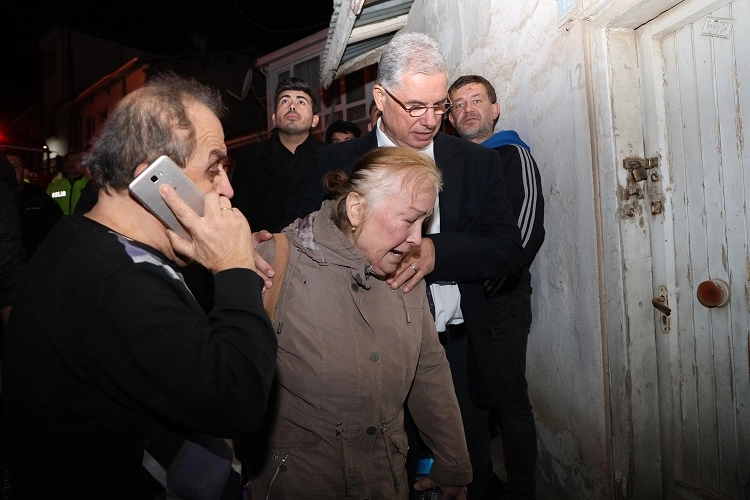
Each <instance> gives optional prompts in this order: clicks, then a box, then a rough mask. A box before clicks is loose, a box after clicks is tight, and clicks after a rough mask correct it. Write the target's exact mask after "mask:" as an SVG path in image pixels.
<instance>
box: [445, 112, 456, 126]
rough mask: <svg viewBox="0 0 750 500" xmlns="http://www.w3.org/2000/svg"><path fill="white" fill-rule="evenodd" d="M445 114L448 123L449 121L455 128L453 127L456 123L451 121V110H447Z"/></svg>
mask: <svg viewBox="0 0 750 500" xmlns="http://www.w3.org/2000/svg"><path fill="white" fill-rule="evenodd" d="M446 114H447V115H448V121H450V122H451V125H453V127H454V128H455V127H456V122H455V121H453V113H452V112H451V110H450V109H449V110H448V112H447V113H446Z"/></svg>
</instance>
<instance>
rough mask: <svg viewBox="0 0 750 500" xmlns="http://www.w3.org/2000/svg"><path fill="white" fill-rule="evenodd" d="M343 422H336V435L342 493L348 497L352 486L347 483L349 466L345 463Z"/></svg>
mask: <svg viewBox="0 0 750 500" xmlns="http://www.w3.org/2000/svg"><path fill="white" fill-rule="evenodd" d="M343 434H344V423H343V422H339V423H338V424H336V437H337V438H339V448H340V449H341V464H342V465H343V467H342V470H341V472H342V474H343V475H344V493H345V496H346V498H349V497H350V496H351V494H352V487H351V485H350V484H349V466H348V465H347V463H346V449H345V448H346V447H345V446H344V436H343Z"/></svg>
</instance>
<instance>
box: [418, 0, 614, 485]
mask: <svg viewBox="0 0 750 500" xmlns="http://www.w3.org/2000/svg"><path fill="white" fill-rule="evenodd" d="M583 29H584V26H583V25H582V24H581V23H568V24H567V25H565V26H562V27H561V26H559V21H558V14H557V4H556V2H555V0H535V1H528V2H500V1H499V0H494V1H493V0H472V1H471V2H457V1H455V0H416V1H415V2H414V5H413V7H412V10H411V14H410V16H409V21H408V25H407V27H406V30H408V31H423V32H426V33H428V34H430V35H432V36H433V37H435V38H436V39H437V40H438V41H439V42H440V44H441V47H442V49H443V52H444V54H445V56H446V59H447V61H448V67H449V80H450V81H452V80H453V79H455V78H456V77H458V76H460V75H461V74H467V73H477V74H481V75H482V76H484V77H486V78H488V79H489V80H490V81H492V82H493V84H494V85H495V87H496V89H497V92H498V98H499V101H500V104H501V116H500V120H499V122H498V125H497V129H498V130H500V129H514V130H516V131H518V133H519V134H520V136H521V137H522V138H523V140H524V141H525V142H526V143H528V144H529V145H530V146H531V150H532V154H533V155H534V157H535V159H536V161H537V164H538V165H539V169H540V171H541V175H542V185H543V192H544V196H545V204H546V205H545V219H546V220H545V228H546V231H547V236H546V241H545V244H544V245H543V246H542V248H541V250H540V252H539V254H538V256H537V258H536V261H535V263H534V265H533V267H532V286H533V289H534V293H533V311H534V320H533V325H532V333H531V336H530V337H529V353H528V369H527V377H528V380H529V391H530V394H531V398H532V404H533V406H534V411H535V414H536V417H537V430H538V437H539V467H538V470H539V471H540V473H541V476H540V478H539V480H538V483H539V484H540V490H539V495H538V497H539V498H597V499H598V498H608V497H611V496H612V495H611V491H610V488H611V486H610V485H609V479H608V473H607V470H608V461H609V459H608V452H607V447H608V443H609V436H608V431H607V424H606V422H607V419H606V407H607V402H606V397H605V388H604V386H605V379H606V374H605V373H604V368H603V366H604V363H603V359H602V356H603V354H602V352H603V345H602V342H603V340H602V332H601V314H600V300H599V280H600V276H599V271H598V262H599V259H598V256H597V230H596V220H595V216H594V214H595V212H596V207H595V203H594V196H595V194H594V193H595V191H594V183H595V180H594V176H593V174H592V172H593V167H592V146H591V144H592V140H591V137H590V130H591V128H590V124H589V118H590V116H589V107H588V92H587V84H586V72H585V67H586V60H585V52H584V46H585V42H584V31H583Z"/></svg>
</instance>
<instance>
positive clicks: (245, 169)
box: [232, 129, 326, 232]
mask: <svg viewBox="0 0 750 500" xmlns="http://www.w3.org/2000/svg"><path fill="white" fill-rule="evenodd" d="M325 145H326V144H325V143H324V142H322V141H319V140H318V139H316V138H315V137H313V136H312V135H310V136H308V138H307V140H305V142H303V143H302V144H300V145H299V146H298V147H297V151H296V152H295V154H294V156H293V157H292V161H291V164H290V162H289V161H288V160H287V157H288V156H289V152H288V151H286V152H285V151H284V146H283V145H282V144H281V141H280V140H279V131H278V129H274V130H273V131H272V132H271V136H270V137H269V138H268V139H266V140H265V141H260V142H256V143H254V144H250V145H248V146H247V147H245V148H243V149H242V150H240V151H239V152H238V153H237V154H236V155H235V163H236V164H235V168H234V171H233V173H232V188H233V189H234V197H233V198H232V206H234V207H236V208H238V209H240V211H241V212H242V213H243V214H244V215H245V217H246V218H247V220H248V222H250V227H251V228H252V230H253V231H259V230H261V229H267V230H269V231H271V232H278V231H280V230H281V229H282V228H284V226H286V225H287V224H286V223H285V222H286V220H285V217H284V215H285V214H286V213H288V212H289V211H290V210H291V209H292V207H293V206H294V202H295V200H296V198H297V196H298V195H299V194H300V192H301V191H302V189H303V186H304V182H305V181H306V180H307V178H308V175H309V174H310V172H311V171H312V170H313V167H314V164H315V151H316V150H317V149H318V148H320V147H321V146H325ZM319 206H320V203H318V207H319ZM318 207H316V209H317V208H318Z"/></svg>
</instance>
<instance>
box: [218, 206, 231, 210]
mask: <svg viewBox="0 0 750 500" xmlns="http://www.w3.org/2000/svg"><path fill="white" fill-rule="evenodd" d="M219 210H232V207H221V208H220V209H219Z"/></svg>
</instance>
